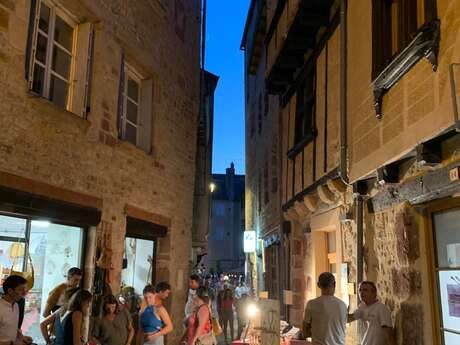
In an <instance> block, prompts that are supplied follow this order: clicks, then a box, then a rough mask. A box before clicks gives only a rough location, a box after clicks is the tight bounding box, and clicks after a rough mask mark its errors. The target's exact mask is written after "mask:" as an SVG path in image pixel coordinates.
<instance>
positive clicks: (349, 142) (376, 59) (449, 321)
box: [246, 0, 460, 344]
mask: <svg viewBox="0 0 460 345" xmlns="http://www.w3.org/2000/svg"><path fill="white" fill-rule="evenodd" d="M254 3H255V4H258V3H259V8H260V9H261V11H266V13H267V17H268V18H270V17H271V18H272V19H271V20H270V19H267V27H268V29H267V31H266V32H265V33H264V34H262V37H263V38H262V39H261V40H259V41H253V42H257V43H254V46H257V44H259V46H258V47H257V48H254V47H252V48H251V49H248V48H246V54H247V55H248V54H249V56H246V59H250V58H251V57H250V55H251V54H254V53H253V52H261V53H260V54H261V55H262V56H264V57H262V58H261V61H262V60H263V59H265V62H264V63H265V67H263V68H264V72H263V74H262V77H261V82H260V83H262V82H263V83H265V87H266V88H267V89H268V92H269V93H270V94H272V95H273V96H271V97H277V98H278V99H279V104H280V106H279V115H278V116H279V117H278V119H279V120H278V121H273V122H272V123H271V124H270V125H268V126H273V127H276V126H279V125H280V124H281V127H280V128H281V130H280V133H281V141H282V143H281V150H280V156H279V162H280V166H281V167H280V169H281V171H282V174H281V176H282V177H281V179H280V187H279V188H280V193H281V198H282V201H281V202H280V206H281V207H282V210H283V214H284V218H285V220H286V221H288V222H289V223H290V226H285V227H283V228H285V230H286V232H288V231H289V230H290V233H289V238H288V240H287V241H285V242H284V244H282V246H284V247H285V251H287V252H288V253H289V254H290V255H287V256H286V258H287V260H286V261H287V266H288V267H289V268H288V270H287V272H286V274H287V275H288V279H287V284H289V286H288V287H285V288H284V289H285V290H288V291H289V292H288V293H285V294H284V295H285V296H286V297H287V298H285V299H284V300H282V303H283V304H290V305H289V313H288V316H289V319H290V321H291V322H293V323H294V324H296V325H298V326H300V325H301V321H302V317H303V310H304V306H305V303H306V302H307V301H308V300H309V299H311V298H314V297H316V296H317V295H318V293H319V291H318V289H317V288H316V279H317V277H318V275H319V273H321V272H322V271H330V272H332V273H334V274H335V275H336V278H337V291H336V294H337V295H338V296H339V297H340V298H342V299H343V300H344V301H345V302H347V303H349V304H350V306H351V309H354V308H356V306H357V303H358V299H357V295H356V290H357V283H358V282H359V281H362V280H363V279H367V280H372V281H374V282H376V284H377V288H378V291H379V296H380V298H381V300H382V301H383V302H384V303H385V304H387V305H388V307H389V308H390V310H391V312H392V317H393V321H394V324H395V335H396V338H397V341H398V343H399V344H456V343H457V342H458V337H459V336H458V331H459V330H458V325H457V324H458V322H457V321H458V318H457V316H455V315H456V314H455V312H454V309H453V304H452V299H451V297H452V296H453V295H454V294H455V293H454V291H457V290H456V289H458V287H457V286H455V284H454V283H453V281H449V279H450V278H449V277H450V276H452V277H453V278H452V279H451V280H453V279H455V277H456V276H457V275H458V267H459V262H458V261H457V259H458V254H457V251H456V250H457V249H456V248H457V243H459V235H458V230H457V231H454V228H455V226H454V225H453V223H449V222H458V220H459V217H460V211H459V209H458V207H459V205H460V203H459V199H458V195H459V194H458V192H459V187H460V185H459V182H458V176H457V175H458V171H459V165H460V161H459V156H458V154H459V148H460V139H459V134H458V126H459V117H458V97H459V87H458V77H459V73H460V72H459V71H460V69H459V68H458V65H457V63H458V62H459V60H460V57H459V51H458V49H457V48H458V42H459V38H460V22H459V11H460V4H458V3H457V2H452V1H443V0H437V1H436V0H423V1H422V0H420V1H412V2H409V1H380V0H373V1H332V0H331V1H288V0H287V1H254ZM248 21H249V20H248ZM253 36H254V37H256V35H253ZM247 114H248V115H247V116H248V117H250V116H251V114H252V112H251V108H250V107H247ZM247 131H248V129H247ZM249 145H251V144H249ZM248 175H250V172H249V171H248ZM247 178H248V179H251V176H248V177H247ZM247 188H248V189H250V186H248V187H247ZM251 193H252V191H251V190H247V194H251ZM255 203H257V200H256V201H255ZM247 206H248V207H250V205H249V203H248V204H247ZM247 212H249V213H250V212H251V211H250V210H249V211H247ZM262 217H263V216H262ZM258 221H260V222H263V220H258ZM449 296H451V297H449ZM291 297H293V298H291ZM449 298H450V299H449ZM449 301H450V302H449ZM291 302H292V304H291ZM449 303H450V304H449ZM347 337H348V339H347V343H350V344H352V343H356V339H357V338H358V337H359V334H358V330H357V328H356V325H355V324H352V326H351V327H349V328H347Z"/></svg>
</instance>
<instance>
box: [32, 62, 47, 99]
mask: <svg viewBox="0 0 460 345" xmlns="http://www.w3.org/2000/svg"><path fill="white" fill-rule="evenodd" d="M44 84H45V70H44V69H43V68H42V67H41V66H39V65H37V64H35V66H34V81H33V83H32V91H34V92H36V93H38V94H40V95H43V86H44Z"/></svg>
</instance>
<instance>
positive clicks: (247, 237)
mask: <svg viewBox="0 0 460 345" xmlns="http://www.w3.org/2000/svg"><path fill="white" fill-rule="evenodd" d="M243 238H244V245H243V248H244V252H245V253H254V252H255V251H256V232H255V231H245V232H244V237H243Z"/></svg>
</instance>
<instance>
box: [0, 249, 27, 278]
mask: <svg viewBox="0 0 460 345" xmlns="http://www.w3.org/2000/svg"><path fill="white" fill-rule="evenodd" d="M24 249H25V246H24V243H19V242H12V241H0V274H1V283H2V284H3V281H4V280H5V279H6V277H8V276H9V275H10V273H11V268H13V265H14V270H15V271H22V266H23V260H24Z"/></svg>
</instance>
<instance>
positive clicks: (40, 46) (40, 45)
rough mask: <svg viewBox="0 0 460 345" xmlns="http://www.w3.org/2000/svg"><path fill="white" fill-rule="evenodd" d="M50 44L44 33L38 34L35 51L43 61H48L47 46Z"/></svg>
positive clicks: (39, 59) (38, 58)
mask: <svg viewBox="0 0 460 345" xmlns="http://www.w3.org/2000/svg"><path fill="white" fill-rule="evenodd" d="M47 45H48V39H47V38H46V37H45V36H43V35H42V34H38V37H37V51H36V52H35V58H36V59H37V60H38V61H40V62H41V63H43V64H45V63H46V48H47Z"/></svg>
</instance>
